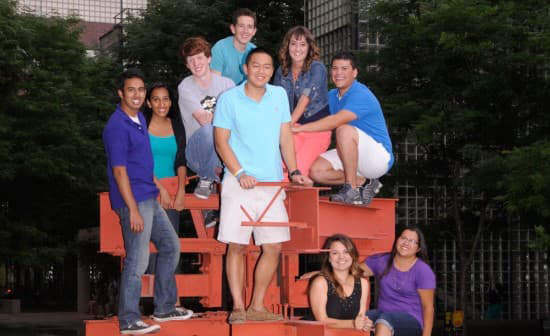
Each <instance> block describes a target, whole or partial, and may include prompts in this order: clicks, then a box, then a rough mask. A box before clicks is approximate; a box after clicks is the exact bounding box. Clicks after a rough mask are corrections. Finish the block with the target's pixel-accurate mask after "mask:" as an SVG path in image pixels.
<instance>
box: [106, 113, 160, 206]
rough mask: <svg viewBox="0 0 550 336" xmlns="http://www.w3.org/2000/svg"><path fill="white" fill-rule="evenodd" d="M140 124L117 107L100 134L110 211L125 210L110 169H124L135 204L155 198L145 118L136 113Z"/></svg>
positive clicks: (156, 193)
mask: <svg viewBox="0 0 550 336" xmlns="http://www.w3.org/2000/svg"><path fill="white" fill-rule="evenodd" d="M138 118H139V122H140V123H139V124H137V123H135V122H134V121H132V120H131V119H130V117H128V115H127V114H126V113H124V111H122V109H121V108H120V105H117V107H116V110H115V113H113V114H112V115H111V117H110V118H109V121H108V122H107V125H105V129H104V130H103V144H104V145H105V153H106V154H107V176H108V178H109V197H110V199H111V208H113V210H116V209H120V208H122V207H125V206H127V205H126V203H125V202H124V200H123V199H122V196H121V194H120V191H119V190H118V184H117V183H116V180H115V177H114V176H113V167H116V166H124V167H126V173H127V174H128V179H129V180H130V187H131V189H132V194H133V195H134V199H135V200H136V202H141V201H145V200H147V199H150V198H156V197H157V195H158V189H157V186H156V185H155V182H154V181H153V153H152V152H151V144H150V143H149V135H148V134H147V133H148V132H147V126H146V124H145V118H144V117H143V115H142V114H141V112H139V113H138Z"/></svg>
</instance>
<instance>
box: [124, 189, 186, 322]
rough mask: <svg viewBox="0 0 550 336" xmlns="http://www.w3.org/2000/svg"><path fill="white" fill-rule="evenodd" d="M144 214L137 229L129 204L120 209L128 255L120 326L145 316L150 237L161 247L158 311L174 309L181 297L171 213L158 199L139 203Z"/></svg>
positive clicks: (176, 247) (178, 251) (178, 246)
mask: <svg viewBox="0 0 550 336" xmlns="http://www.w3.org/2000/svg"><path fill="white" fill-rule="evenodd" d="M138 209H139V213H140V214H141V217H142V218H143V223H144V225H143V231H141V232H133V231H132V230H131V228H130V211H129V210H128V208H127V207H123V208H120V209H117V210H116V212H117V214H118V216H119V218H120V224H121V226H122V236H123V238H124V249H125V250H126V257H125V258H124V264H123V269H122V274H121V276H120V297H119V305H118V319H119V322H120V328H121V329H122V328H125V327H127V326H128V325H129V324H132V323H135V322H136V321H138V320H140V319H141V313H140V311H139V299H140V297H141V276H142V275H143V273H144V272H145V269H146V268H147V263H148V261H149V241H152V242H153V243H154V244H155V246H156V247H157V249H158V251H159V253H158V258H157V269H156V274H155V289H154V296H155V297H154V304H155V313H158V314H162V313H168V312H170V311H172V310H174V306H175V303H176V300H177V296H178V293H177V288H176V279H175V278H174V270H175V269H176V266H177V264H178V262H179V256H180V243H179V239H178V236H177V235H176V232H175V231H174V228H173V227H172V224H171V223H170V220H169V219H168V216H167V215H166V212H165V211H164V209H162V208H161V206H160V205H159V203H158V202H157V200H156V199H154V198H151V199H148V200H145V201H142V202H139V203H138Z"/></svg>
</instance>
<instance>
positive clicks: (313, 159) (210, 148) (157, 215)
mask: <svg viewBox="0 0 550 336" xmlns="http://www.w3.org/2000/svg"><path fill="white" fill-rule="evenodd" d="M230 29H231V32H232V33H233V35H232V36H229V37H227V38H225V39H222V40H220V41H218V42H217V43H216V44H215V45H214V47H213V48H212V49H210V44H209V43H208V42H207V41H206V40H205V39H204V38H202V37H191V38H188V39H186V40H185V41H184V42H183V44H182V45H181V47H180V56H181V57H182V59H183V61H184V62H185V64H186V66H187V68H188V69H189V70H190V72H191V75H190V76H188V77H186V78H184V79H183V80H182V81H181V82H180V84H179V86H178V101H177V105H176V103H175V99H174V97H173V95H172V93H171V91H170V89H169V88H168V87H167V86H166V85H165V84H162V83H156V84H153V85H151V86H150V87H149V88H148V89H146V87H145V80H144V77H143V75H142V74H141V72H140V71H139V70H137V69H130V70H127V71H126V72H124V73H123V74H122V76H121V80H120V82H119V87H118V95H119V97H120V103H119V104H118V105H117V107H116V110H115V112H114V113H113V115H112V116H111V117H110V119H109V121H108V122H107V125H106V126H105V129H104V133H103V140H104V144H105V151H106V154H107V175H108V179H109V187H110V189H109V194H110V200H111V206H112V208H113V210H114V211H115V212H116V213H117V214H118V216H119V218H120V223H121V227H122V233H123V239H124V247H125V250H126V257H125V258H124V264H123V270H122V275H121V282H120V298H119V314H118V315H119V323H120V331H121V333H123V334H144V333H150V332H155V331H157V330H159V329H160V326H158V325H156V324H147V323H145V322H143V321H142V320H141V314H140V312H139V298H140V292H141V276H142V275H143V274H144V272H145V271H146V269H147V268H148V267H149V270H150V271H151V272H154V273H155V289H154V306H155V308H154V313H153V316H152V318H153V320H155V321H157V322H164V321H169V320H183V319H188V318H190V317H191V316H192V314H193V312H192V311H191V310H188V309H185V308H183V307H177V306H176V303H177V301H178V297H177V289H176V286H175V277H174V271H175V270H176V267H177V265H178V262H179V251H180V247H179V239H178V227H179V212H180V211H181V210H183V209H184V207H185V184H186V178H187V167H189V168H190V169H192V170H193V171H194V172H195V173H197V175H198V176H199V178H200V179H199V181H198V183H197V186H196V188H195V190H194V194H195V195H196V196H197V197H199V198H203V199H206V198H208V197H209V196H210V194H211V193H212V192H213V191H214V189H215V188H214V186H215V184H216V183H220V176H221V175H223V181H222V182H221V183H222V185H223V188H222V191H221V206H220V225H219V228H218V236H217V239H218V240H219V241H221V242H224V243H226V244H227V245H228V248H227V258H226V272H227V277H228V282H229V287H230V291H231V296H232V298H233V310H232V312H231V313H230V315H229V322H230V323H242V322H244V321H246V320H255V321H269V320H280V319H282V317H281V316H280V315H277V314H273V313H272V312H270V311H268V310H267V309H266V308H265V307H264V305H263V299H264V296H265V293H266V291H267V288H268V286H269V283H270V281H271V279H272V278H273V275H274V273H275V271H276V269H277V266H278V262H279V256H280V251H281V246H282V245H281V244H282V243H283V242H285V241H288V240H289V239H290V233H289V229H288V227H249V226H248V227H247V226H241V223H242V222H243V221H246V220H247V217H246V215H245V214H244V213H243V212H242V210H241V204H246V206H247V211H248V213H249V215H250V216H252V217H253V218H256V217H257V216H259V214H260V213H262V212H263V210H264V209H265V207H266V204H267V203H268V202H269V201H270V200H271V199H272V198H273V196H274V195H275V192H276V189H275V188H272V187H266V186H261V185H258V183H259V182H280V181H283V180H290V181H292V182H294V183H298V184H302V185H306V186H310V185H312V184H313V181H312V180H311V179H313V180H314V181H315V182H318V183H321V184H327V185H339V184H340V185H343V187H342V188H341V190H340V192H338V193H336V194H334V195H332V196H331V200H332V201H335V202H343V203H347V204H362V205H368V204H369V203H370V202H371V201H372V198H373V197H374V195H375V194H376V193H377V192H378V190H379V189H380V187H381V183H380V182H379V181H378V178H379V177H380V176H382V175H384V174H385V173H386V172H387V171H388V170H389V169H390V167H391V166H392V164H393V154H392V150H391V140H390V138H389V134H388V130H387V126H386V123H385V120H384V116H383V114H382V110H381V108H380V104H379V102H378V100H377V99H376V97H375V96H374V95H373V94H372V92H371V91H370V90H369V89H368V88H367V87H366V86H365V85H363V84H361V83H359V82H358V81H356V80H355V78H356V77H357V75H358V69H357V64H356V60H355V57H354V55H353V54H352V53H349V52H340V53H337V54H336V55H335V56H334V57H333V59H332V62H331V71H330V74H331V78H332V80H333V82H334V85H335V86H336V89H334V90H331V91H330V92H329V91H328V89H327V70H326V68H325V66H324V65H323V64H322V63H321V62H320V61H319V48H318V47H317V45H316V43H315V40H314V38H313V36H312V34H311V32H309V30H308V29H307V28H305V27H302V26H298V27H294V28H292V29H291V30H290V31H289V32H288V33H287V34H286V36H285V37H284V39H283V42H282V45H281V48H280V51H279V60H280V67H279V68H278V69H277V70H276V71H275V62H274V59H273V56H272V55H271V54H270V53H269V52H268V51H267V50H265V49H263V48H257V47H256V46H255V45H254V44H252V43H251V42H250V41H251V39H252V38H253V37H254V35H255V33H256V16H255V13H254V12H252V11H250V10H248V9H239V10H237V11H235V12H234V14H233V17H232V23H231V25H230ZM273 75H275V76H274V79H273V85H272V84H269V81H270V80H271V78H272V77H273ZM143 107H145V111H144V113H142V112H141V110H142V108H143ZM178 107H179V112H177V110H178ZM332 130H335V132H334V133H335V139H336V148H335V149H332V150H328V151H327V149H328V147H329V145H330V139H331V131H332ZM285 170H286V174H285ZM222 171H225V172H224V173H223V174H222ZM302 172H303V173H302ZM285 175H287V177H285ZM174 176H176V177H177V179H178V190H177V192H176V194H175V195H174V196H171V195H169V193H168V192H167V191H166V189H165V188H164V187H163V185H162V184H161V183H160V181H159V179H162V178H165V177H174ZM310 178H311V179H310ZM157 196H158V201H157ZM284 198H285V195H284V192H283V193H280V194H279V195H278V196H277V197H276V199H275V201H274V203H273V204H272V206H271V207H270V208H269V211H267V213H266V214H265V215H264V217H263V221H264V222H270V221H271V222H288V215H287V213H286V209H285V206H284ZM207 222H208V218H207ZM252 234H254V242H255V244H256V245H261V248H262V254H261V256H260V258H259V260H258V263H257V265H256V269H255V273H254V276H255V278H254V289H253V296H252V300H251V303H250V305H249V306H248V307H245V303H244V301H243V292H244V272H245V265H244V261H243V260H244V259H243V255H244V254H245V253H246V247H247V245H248V244H249V241H250V236H251V235H252ZM149 241H152V242H153V243H154V244H155V246H156V248H157V250H158V256H157V257H156V258H155V259H153V258H151V260H150V258H149V247H148V246H149ZM416 241H418V239H417V240H416ZM348 252H349V253H351V252H350V251H348ZM148 265H149V266H148ZM367 273H368V272H367ZM354 274H355V273H354ZM313 285H315V282H314V283H313ZM344 287H345V286H344ZM312 288H315V286H313V287H312ZM364 292H367V291H366V290H365V291H364ZM363 306H364V305H363ZM247 308H248V309H247ZM314 312H315V309H314ZM316 317H317V315H316ZM361 325H362V326H363V325H366V324H365V323H363V324H361Z"/></svg>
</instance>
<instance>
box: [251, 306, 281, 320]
mask: <svg viewBox="0 0 550 336" xmlns="http://www.w3.org/2000/svg"><path fill="white" fill-rule="evenodd" d="M246 319H247V320H248V321H282V320H283V316H282V315H280V314H275V313H272V312H270V311H267V310H264V311H259V310H254V309H252V308H250V309H248V310H247V311H246Z"/></svg>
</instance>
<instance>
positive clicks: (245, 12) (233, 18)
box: [231, 8, 256, 27]
mask: <svg viewBox="0 0 550 336" xmlns="http://www.w3.org/2000/svg"><path fill="white" fill-rule="evenodd" d="M241 16H250V17H251V18H252V19H254V27H256V13H254V12H253V11H251V10H250V9H248V8H239V9H237V10H235V11H234V12H233V15H232V16H231V24H232V25H236V24H237V21H238V20H239V18H240V17H241Z"/></svg>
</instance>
